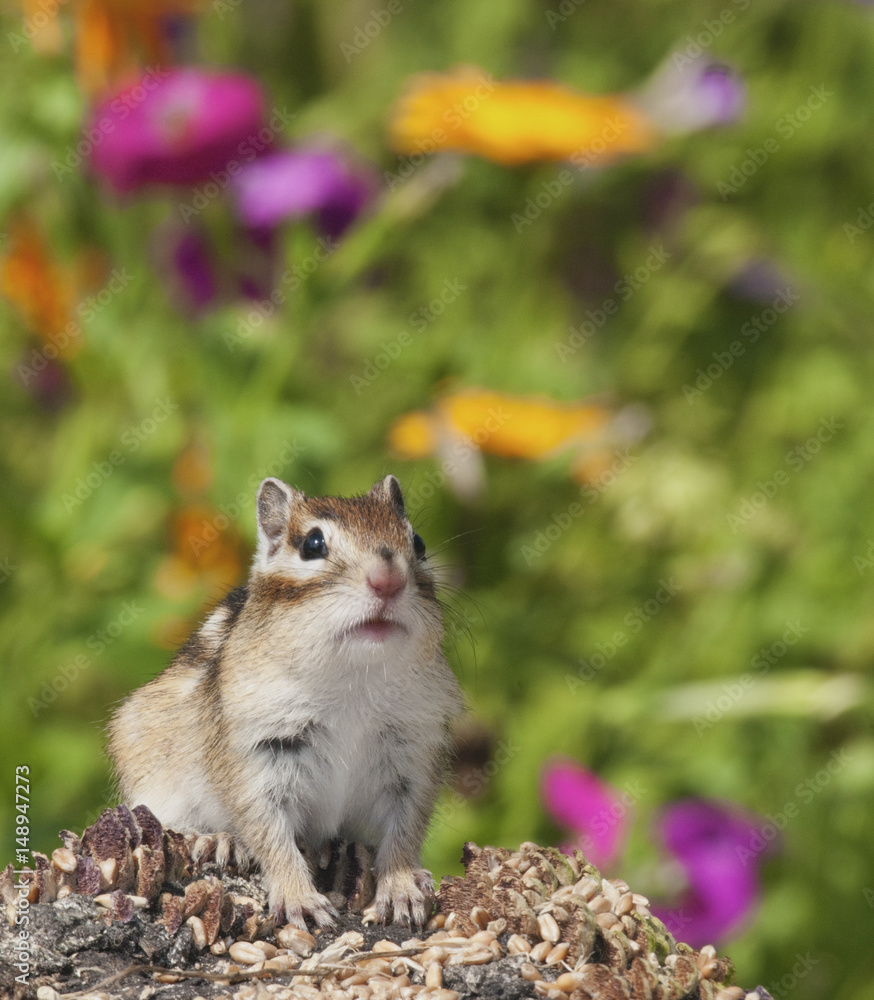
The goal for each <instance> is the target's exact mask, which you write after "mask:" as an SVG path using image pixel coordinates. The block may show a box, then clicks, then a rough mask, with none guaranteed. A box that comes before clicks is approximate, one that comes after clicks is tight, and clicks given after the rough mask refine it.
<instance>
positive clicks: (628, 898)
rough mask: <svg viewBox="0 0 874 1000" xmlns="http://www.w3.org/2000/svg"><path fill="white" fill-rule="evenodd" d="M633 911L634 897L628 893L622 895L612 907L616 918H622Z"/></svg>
mask: <svg viewBox="0 0 874 1000" xmlns="http://www.w3.org/2000/svg"><path fill="white" fill-rule="evenodd" d="M633 909H634V897H633V896H632V895H631V893H630V892H625V893H623V894H622V895H621V896H620V897H619V899H618V900H617V902H616V905H615V906H614V907H613V912H614V913H615V914H616V916H617V917H624V916H625V914H626V913H631V911H632V910H633Z"/></svg>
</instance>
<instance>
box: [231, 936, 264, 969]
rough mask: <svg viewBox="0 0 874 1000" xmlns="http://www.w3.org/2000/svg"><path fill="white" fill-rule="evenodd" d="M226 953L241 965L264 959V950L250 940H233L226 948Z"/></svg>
mask: <svg viewBox="0 0 874 1000" xmlns="http://www.w3.org/2000/svg"><path fill="white" fill-rule="evenodd" d="M228 954H229V955H230V956H231V958H232V959H233V960H234V961H235V962H241V963H242V964H243V965H254V964H255V963H256V962H263V961H264V952H263V951H262V950H261V949H260V948H259V947H258V946H257V945H256V944H254V943H253V942H252V941H234V943H233V944H232V945H231V946H230V948H228Z"/></svg>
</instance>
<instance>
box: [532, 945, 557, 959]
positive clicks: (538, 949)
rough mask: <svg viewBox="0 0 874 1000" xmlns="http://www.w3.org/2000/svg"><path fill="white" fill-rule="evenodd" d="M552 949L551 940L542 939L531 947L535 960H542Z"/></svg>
mask: <svg viewBox="0 0 874 1000" xmlns="http://www.w3.org/2000/svg"><path fill="white" fill-rule="evenodd" d="M551 951H552V943H551V942H549V941H540V942H539V943H538V944H536V945H534V947H533V948H532V949H531V953H530V954H531V960H532V961H534V962H542V961H543V960H544V959H545V958H546V956H547V955H548V954H549V953H550V952H551Z"/></svg>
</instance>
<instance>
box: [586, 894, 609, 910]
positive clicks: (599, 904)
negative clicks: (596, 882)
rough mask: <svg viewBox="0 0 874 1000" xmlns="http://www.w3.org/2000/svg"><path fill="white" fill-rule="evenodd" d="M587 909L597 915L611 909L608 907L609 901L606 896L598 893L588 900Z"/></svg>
mask: <svg viewBox="0 0 874 1000" xmlns="http://www.w3.org/2000/svg"><path fill="white" fill-rule="evenodd" d="M589 909H590V910H591V911H592V913H595V914H597V913H607V912H608V911H609V910H611V909H612V907H611V905H610V900H609V899H607V897H606V896H604V895H602V894H600V893H599V894H598V895H597V896H593V897H592V898H591V899H590V900H589Z"/></svg>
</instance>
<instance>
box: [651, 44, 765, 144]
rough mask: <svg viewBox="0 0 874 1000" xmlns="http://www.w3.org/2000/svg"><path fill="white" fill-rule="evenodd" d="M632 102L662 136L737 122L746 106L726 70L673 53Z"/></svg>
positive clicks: (730, 72) (737, 80) (737, 81)
mask: <svg viewBox="0 0 874 1000" xmlns="http://www.w3.org/2000/svg"><path fill="white" fill-rule="evenodd" d="M635 99H636V102H637V104H638V106H639V107H640V108H641V109H642V110H643V111H644V112H645V113H646V114H647V115H648V116H649V118H650V119H651V120H652V121H653V123H654V124H655V125H656V126H657V127H658V128H659V129H660V130H661V131H662V132H666V133H673V134H676V133H681V132H696V131H698V130H699V129H703V128H709V127H710V126H712V125H727V124H729V123H731V122H733V121H737V119H738V118H740V116H741V115H742V114H743V111H744V108H745V106H746V91H745V88H744V85H743V82H742V81H741V79H740V77H739V76H738V74H737V73H735V72H734V70H732V69H729V68H728V67H727V66H724V65H722V64H721V63H718V62H714V61H713V60H711V59H707V58H706V57H704V56H695V57H692V56H687V55H684V54H683V53H682V52H674V53H673V55H672V56H671V57H670V58H669V59H667V60H665V62H663V63H662V64H661V66H659V68H658V69H657V70H656V71H655V73H654V74H653V75H652V77H651V78H650V80H649V81H648V82H647V83H646V84H645V85H644V87H643V88H642V89H641V90H640V91H638V93H637V95H636V98H635Z"/></svg>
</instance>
